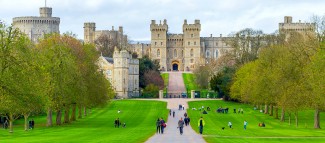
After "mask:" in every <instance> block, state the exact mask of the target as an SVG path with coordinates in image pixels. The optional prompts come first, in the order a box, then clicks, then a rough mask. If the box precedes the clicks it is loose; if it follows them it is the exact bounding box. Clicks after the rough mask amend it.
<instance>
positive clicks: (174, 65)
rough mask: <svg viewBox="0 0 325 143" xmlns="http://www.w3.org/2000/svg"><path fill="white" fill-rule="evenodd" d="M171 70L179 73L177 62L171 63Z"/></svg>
mask: <svg viewBox="0 0 325 143" xmlns="http://www.w3.org/2000/svg"><path fill="white" fill-rule="evenodd" d="M172 69H173V71H179V62H178V61H173V62H172Z"/></svg>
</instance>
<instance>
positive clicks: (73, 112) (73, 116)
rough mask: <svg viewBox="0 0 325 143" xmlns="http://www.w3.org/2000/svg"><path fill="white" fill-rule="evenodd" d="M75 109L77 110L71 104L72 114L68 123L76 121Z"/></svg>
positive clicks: (75, 105)
mask: <svg viewBox="0 0 325 143" xmlns="http://www.w3.org/2000/svg"><path fill="white" fill-rule="evenodd" d="M76 108H77V104H72V114H71V118H70V121H76Z"/></svg>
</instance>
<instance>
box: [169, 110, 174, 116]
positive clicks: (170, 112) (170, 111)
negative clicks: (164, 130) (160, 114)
mask: <svg viewBox="0 0 325 143" xmlns="http://www.w3.org/2000/svg"><path fill="white" fill-rule="evenodd" d="M171 115H172V109H169V116H171ZM174 117H175V111H173V118H174Z"/></svg>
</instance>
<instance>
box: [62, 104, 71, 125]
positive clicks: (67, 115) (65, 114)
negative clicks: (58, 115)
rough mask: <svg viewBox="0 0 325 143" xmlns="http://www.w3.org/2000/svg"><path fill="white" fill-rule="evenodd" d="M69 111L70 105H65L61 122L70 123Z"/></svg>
mask: <svg viewBox="0 0 325 143" xmlns="http://www.w3.org/2000/svg"><path fill="white" fill-rule="evenodd" d="M69 113H70V106H69V105H66V107H65V109H64V121H63V123H70V120H69Z"/></svg>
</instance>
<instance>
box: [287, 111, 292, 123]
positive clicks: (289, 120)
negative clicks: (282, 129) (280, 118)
mask: <svg viewBox="0 0 325 143" xmlns="http://www.w3.org/2000/svg"><path fill="white" fill-rule="evenodd" d="M288 115H289V125H291V113H290V112H289V113H288Z"/></svg>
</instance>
